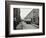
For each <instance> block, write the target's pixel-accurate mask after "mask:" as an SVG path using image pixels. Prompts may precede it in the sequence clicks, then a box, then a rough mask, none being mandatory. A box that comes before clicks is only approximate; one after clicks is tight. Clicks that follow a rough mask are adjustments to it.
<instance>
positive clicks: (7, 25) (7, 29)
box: [5, 1, 45, 37]
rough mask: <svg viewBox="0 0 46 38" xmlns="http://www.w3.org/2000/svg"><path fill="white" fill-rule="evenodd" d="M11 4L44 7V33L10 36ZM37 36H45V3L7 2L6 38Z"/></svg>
mask: <svg viewBox="0 0 46 38" xmlns="http://www.w3.org/2000/svg"><path fill="white" fill-rule="evenodd" d="M11 4H19V5H20V4H23V5H36V6H42V8H43V9H42V14H43V16H42V18H43V22H42V33H41V32H40V33H28V34H14V35H10V34H9V33H10V31H9V29H10V27H9V26H10V23H9V22H10V20H9V18H10V5H11ZM37 35H45V3H40V2H22V1H21V2H20V1H5V36H6V37H18V36H19V37H20V36H37Z"/></svg>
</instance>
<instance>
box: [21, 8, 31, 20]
mask: <svg viewBox="0 0 46 38" xmlns="http://www.w3.org/2000/svg"><path fill="white" fill-rule="evenodd" d="M31 10H32V9H31V8H20V12H21V13H20V16H21V19H24V18H25V17H26V16H27V15H28V14H29V13H30V12H31Z"/></svg>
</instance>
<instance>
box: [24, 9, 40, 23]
mask: <svg viewBox="0 0 46 38" xmlns="http://www.w3.org/2000/svg"><path fill="white" fill-rule="evenodd" d="M24 19H25V21H28V19H29V20H30V22H31V23H36V24H38V23H39V9H32V11H31V12H30V13H29V14H28V15H27V16H26V17H25V18H24Z"/></svg>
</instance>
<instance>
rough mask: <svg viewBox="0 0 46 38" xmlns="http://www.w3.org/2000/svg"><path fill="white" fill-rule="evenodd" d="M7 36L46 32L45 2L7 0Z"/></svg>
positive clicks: (33, 34) (32, 34) (42, 33)
mask: <svg viewBox="0 0 46 38" xmlns="http://www.w3.org/2000/svg"><path fill="white" fill-rule="evenodd" d="M5 5H6V6H5V8H6V10H5V11H6V18H5V19H6V37H16V36H17V37H18V36H35V35H44V34H45V24H44V23H45V20H44V18H45V17H44V13H45V12H44V10H45V8H44V5H45V4H44V3H37V2H17V1H10V2H9V1H6V3H5Z"/></svg>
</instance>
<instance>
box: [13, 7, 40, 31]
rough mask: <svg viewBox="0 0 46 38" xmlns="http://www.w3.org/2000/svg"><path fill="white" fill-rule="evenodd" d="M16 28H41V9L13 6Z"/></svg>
mask: <svg viewBox="0 0 46 38" xmlns="http://www.w3.org/2000/svg"><path fill="white" fill-rule="evenodd" d="M13 10H14V12H13V13H14V17H13V23H14V24H13V26H14V27H13V28H14V30H24V29H39V9H32V8H13Z"/></svg>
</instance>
